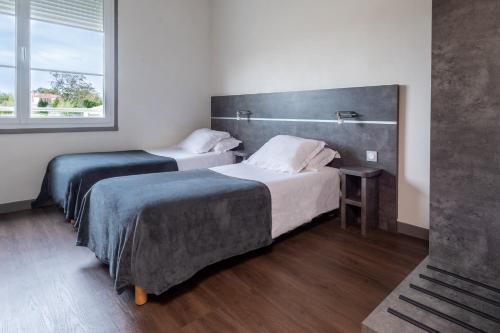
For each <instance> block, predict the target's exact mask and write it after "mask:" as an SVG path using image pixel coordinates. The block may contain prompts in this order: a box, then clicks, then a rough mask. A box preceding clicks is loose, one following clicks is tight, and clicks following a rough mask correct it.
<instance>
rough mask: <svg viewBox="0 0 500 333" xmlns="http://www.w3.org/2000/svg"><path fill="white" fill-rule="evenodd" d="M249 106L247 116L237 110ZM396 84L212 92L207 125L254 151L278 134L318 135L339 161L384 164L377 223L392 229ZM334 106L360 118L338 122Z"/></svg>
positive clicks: (395, 214) (395, 162) (397, 99)
mask: <svg viewBox="0 0 500 333" xmlns="http://www.w3.org/2000/svg"><path fill="white" fill-rule="evenodd" d="M238 110H247V111H251V112H252V114H251V117H250V121H247V120H246V119H245V118H242V119H241V120H239V121H238V120H237V118H236V111H238ZM398 110H399V87H398V86H397V85H389V86H376V87H362V88H343V89H327V90H313V91H299V92H285V93H269V94H253V95H239V96H216V97H212V128H213V129H217V130H225V131H228V132H230V133H231V134H232V135H233V136H234V137H236V138H239V139H240V140H242V141H243V143H244V146H243V149H244V150H245V151H247V152H249V153H253V152H255V151H256V150H257V149H259V148H260V147H261V146H262V145H263V144H264V143H265V142H266V141H267V140H269V139H270V138H272V137H273V136H275V135H278V134H289V135H295V136H300V137H304V138H311V139H319V140H323V141H325V142H327V144H328V145H329V146H331V147H333V148H335V149H336V150H337V151H338V152H339V153H340V154H341V155H342V160H341V163H342V165H346V166H348V165H361V166H372V167H378V168H381V169H383V171H384V172H383V173H382V176H381V177H380V196H379V197H380V215H379V221H380V227H381V228H382V229H385V230H391V231H395V230H396V220H397V171H398ZM337 111H355V112H357V113H358V114H359V118H357V119H356V120H354V121H353V122H345V123H344V124H337V122H336V112H337ZM367 150H376V151H378V163H373V162H366V151H367Z"/></svg>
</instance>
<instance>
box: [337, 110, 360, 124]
mask: <svg viewBox="0 0 500 333" xmlns="http://www.w3.org/2000/svg"><path fill="white" fill-rule="evenodd" d="M353 118H358V114H357V113H356V112H354V111H339V112H337V121H338V123H339V124H343V123H344V120H345V119H353Z"/></svg>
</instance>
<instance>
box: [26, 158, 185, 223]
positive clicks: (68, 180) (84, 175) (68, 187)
mask: <svg viewBox="0 0 500 333" xmlns="http://www.w3.org/2000/svg"><path fill="white" fill-rule="evenodd" d="M177 169H178V168H177V162H176V160H175V159H173V158H169V157H163V156H157V155H153V154H150V153H147V152H145V151H143V150H128V151H117V152H104V153H84V154H67V155H60V156H57V157H55V158H54V159H52V161H50V163H49V164H48V166H47V170H46V171H45V176H44V178H43V182H42V188H41V190H40V194H39V195H38V198H37V199H36V200H35V201H33V203H32V207H33V208H38V207H42V206H44V205H47V204H48V203H52V202H54V203H55V204H56V205H58V206H59V207H62V208H63V209H64V214H65V216H66V219H67V220H72V219H75V218H76V216H78V212H79V209H80V207H81V201H82V199H83V197H84V195H85V194H86V193H87V191H88V190H89V189H90V188H91V187H92V185H94V184H95V183H96V182H98V181H99V180H102V179H106V178H110V177H119V176H127V175H137V174H144V173H153V172H166V171H177Z"/></svg>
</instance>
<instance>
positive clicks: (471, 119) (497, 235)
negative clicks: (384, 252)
mask: <svg viewBox="0 0 500 333" xmlns="http://www.w3.org/2000/svg"><path fill="white" fill-rule="evenodd" d="M499 18H500V1H499V0H481V1H470V0H434V5H433V64H432V65H433V71H432V123H431V124H432V125H431V216H430V217H431V233H430V242H431V243H430V244H431V249H430V250H431V259H432V260H433V261H435V262H438V263H440V264H441V265H443V266H447V267H449V268H451V269H453V270H454V271H456V272H459V273H461V274H464V275H468V276H472V277H475V278H477V279H483V280H487V281H486V282H489V283H492V284H496V285H497V286H499V285H500V279H498V276H500V19H499Z"/></svg>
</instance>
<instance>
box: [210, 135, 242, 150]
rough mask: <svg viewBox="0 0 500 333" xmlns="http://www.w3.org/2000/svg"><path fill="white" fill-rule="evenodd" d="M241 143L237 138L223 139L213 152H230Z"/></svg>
mask: <svg viewBox="0 0 500 333" xmlns="http://www.w3.org/2000/svg"><path fill="white" fill-rule="evenodd" d="M240 143H241V141H240V140H237V139H235V138H229V139H223V140H221V141H219V143H218V144H216V145H215V147H214V149H213V151H214V152H216V153H224V152H226V151H228V150H231V149H234V148H236V147H238V146H239V145H240Z"/></svg>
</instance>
